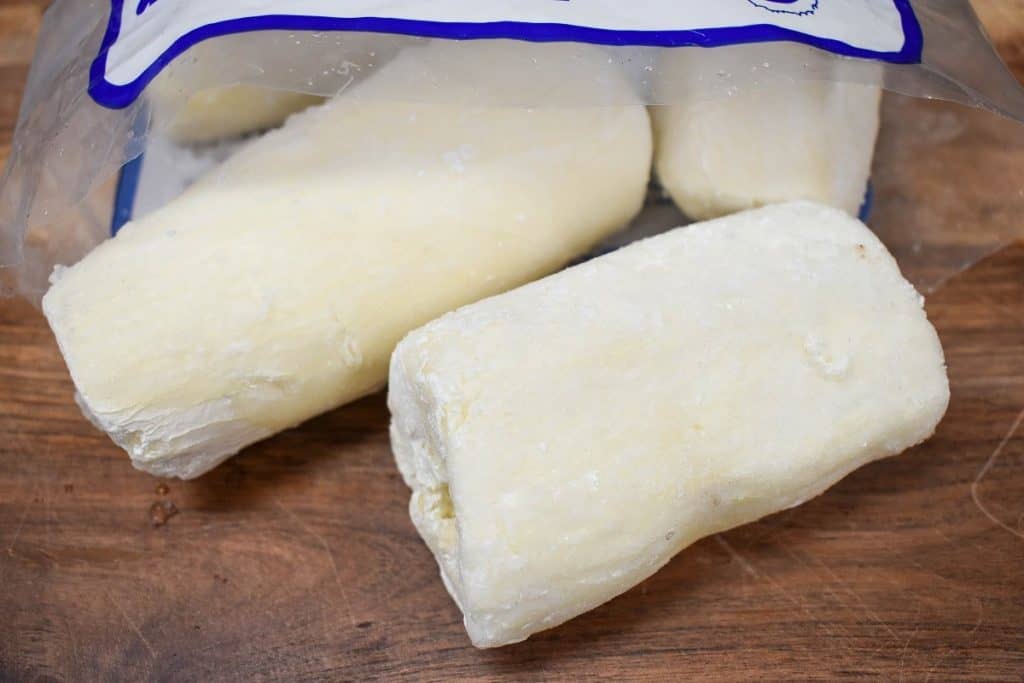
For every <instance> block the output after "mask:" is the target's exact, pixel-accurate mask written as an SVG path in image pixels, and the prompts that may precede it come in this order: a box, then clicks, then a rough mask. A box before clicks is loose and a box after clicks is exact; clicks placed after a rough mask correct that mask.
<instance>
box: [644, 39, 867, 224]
mask: <svg viewBox="0 0 1024 683" xmlns="http://www.w3.org/2000/svg"><path fill="white" fill-rule="evenodd" d="M811 57H813V52H812V51H811V49H810V48H807V47H804V46H801V45H792V44H786V43H778V44H772V45H756V46H739V47H733V48H721V49H715V50H703V49H687V50H683V51H680V52H679V53H678V54H675V55H674V56H673V57H672V58H671V59H670V60H668V61H667V62H666V63H665V64H663V65H662V66H661V69H662V72H663V74H664V76H663V78H672V79H676V81H678V82H677V83H674V84H673V87H674V88H676V89H679V90H682V91H683V93H685V98H684V102H683V103H681V104H676V105H671V106H659V107H652V108H651V117H652V119H653V122H654V130H655V141H656V143H655V144H656V147H655V169H656V172H657V175H658V179H659V180H660V182H661V184H662V186H663V187H664V188H665V190H666V191H667V192H668V193H669V195H671V197H672V199H673V200H674V201H675V202H676V204H677V205H678V206H679V208H680V209H681V210H682V211H683V212H684V213H685V214H687V215H688V216H690V217H691V218H694V219H696V220H706V219H709V218H717V217H719V216H723V215H726V214H729V213H734V212H736V211H742V210H744V209H751V208H755V207H758V206H764V205H766V204H773V203H778V202H785V201H791V200H797V199H806V200H813V201H817V202H821V203H824V204H828V205H830V206H835V207H837V208H840V209H843V210H844V211H846V212H847V213H849V214H851V215H854V216H855V215H857V213H858V210H859V209H860V206H861V204H862V203H863V200H864V194H865V190H866V188H867V182H868V178H869V176H870V173H871V160H872V157H873V152H874V147H875V139H876V138H877V136H878V126H879V102H880V99H881V91H880V90H879V89H878V88H877V87H874V86H868V85H860V84H856V83H843V82H833V81H830V80H828V78H829V77H830V74H824V75H819V76H818V77H819V78H820V79H821V80H795V79H793V78H791V77H790V78H786V77H784V76H775V77H769V76H758V75H756V74H757V71H756V69H757V68H759V67H761V66H762V65H763V66H764V67H766V68H774V69H775V70H776V71H783V70H785V68H784V66H783V64H785V63H786V62H791V63H793V64H794V65H799V64H800V63H801V61H802V60H804V59H809V58H811ZM840 66H842V65H840ZM789 68H790V70H795V69H796V67H795V66H790V67H789ZM837 68H838V67H837ZM752 69H754V70H755V71H754V72H753V74H754V75H751V73H752V71H751V70H752ZM721 74H725V75H726V76H727V77H728V78H729V80H728V84H727V85H723V84H721V83H720V81H721V80H722V78H721ZM831 77H839V76H838V75H836V74H831Z"/></svg>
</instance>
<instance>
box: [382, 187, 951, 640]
mask: <svg viewBox="0 0 1024 683" xmlns="http://www.w3.org/2000/svg"><path fill="white" fill-rule="evenodd" d="M922 302H923V300H922V298H921V297H920V296H919V295H918V293H917V292H916V291H914V288H913V287H912V286H911V285H910V284H909V283H908V282H907V281H906V280H904V279H903V277H902V276H901V275H900V272H899V269H898V268H897V265H896V263H895V261H894V260H893V258H892V257H891V256H890V255H889V254H888V252H887V251H886V249H885V247H884V246H882V244H881V243H880V242H879V241H878V239H877V238H875V236H874V235H873V234H872V233H871V232H870V231H869V230H868V229H867V228H865V227H864V226H863V225H862V224H861V223H859V222H857V221H856V220H854V219H852V218H850V217H848V216H847V215H846V214H844V213H842V212H840V211H838V210H835V209H832V208H827V207H823V206H820V205H816V204H812V203H805V202H799V203H790V204H782V205H777V206H773V207H769V208H765V209H759V210H755V211H750V212H746V213H742V214H737V215H735V216H730V217H727V218H723V219H720V220H717V221H712V222H708V223H702V224H697V225H694V226H692V227H688V228H680V229H677V230H675V231H672V232H670V233H667V234H665V235H662V236H658V237H654V238H652V239H649V240H645V241H643V242H639V243H636V244H634V245H631V246H629V247H626V248H624V249H622V250H621V251H618V252H615V253H612V254H610V255H608V256H605V257H602V258H600V259H596V260H594V261H590V262H588V263H585V264H583V265H579V266H576V267H574V268H571V269H569V270H566V271H563V272H561V273H558V274H556V275H552V276H551V277H548V278H546V279H543V280H541V281H539V282H535V283H532V284H529V285H526V286H524V287H521V288H519V289H516V290H514V291H512V292H509V293H507V294H503V295H500V296H497V297H494V298H491V299H488V300H485V301H482V302H479V303H477V304H474V305H470V306H466V307H465V308H462V309H459V310H458V311H456V312H454V313H449V314H448V315H445V316H443V317H441V318H440V319H438V320H435V321H433V322H431V323H430V324H428V325H426V326H425V327H423V328H421V329H419V330H416V331H414V332H412V333H411V334H409V336H407V337H406V338H405V339H404V340H403V341H402V342H401V343H400V344H399V345H398V347H397V349H396V350H395V353H394V355H393V356H392V360H391V378H390V390H389V391H390V393H389V397H388V404H389V407H390V408H391V411H392V424H391V443H392V448H393V450H394V453H395V457H396V459H397V462H398V465H399V468H400V469H401V471H402V474H403V476H404V477H405V480H406V482H407V483H408V484H409V486H410V487H411V488H412V489H413V493H412V500H411V502H410V511H411V515H412V519H413V521H414V523H415V525H416V527H417V529H418V530H419V532H420V534H421V535H422V536H423V538H424V539H425V540H426V542H427V544H428V545H429V546H430V548H431V550H432V551H433V552H434V554H435V556H436V558H437V561H438V564H439V566H440V568H441V575H442V577H443V579H444V583H445V585H446V586H447V588H448V590H449V592H450V593H451V594H452V596H453V597H454V599H455V601H456V602H457V603H458V604H459V606H460V607H461V609H462V611H463V613H464V615H465V623H466V628H467V630H468V631H469V635H470V638H471V639H472V640H473V643H474V644H476V645H477V646H479V647H493V646H499V645H504V644H507V643H514V642H517V641H520V640H523V639H525V638H527V637H528V636H530V634H532V633H535V632H537V631H540V630H543V629H546V628H550V627H552V626H556V625H558V624H560V623H562V622H564V621H566V620H567V619H570V618H572V617H574V616H576V615H578V614H580V613H582V612H585V611H587V610H589V609H592V608H593V607H596V606H597V605H600V604H601V603H603V602H605V601H606V600H609V599H610V598H612V597H614V596H616V595H618V594H619V593H622V592H623V591H625V590H627V589H628V588H630V587H631V586H634V585H636V584H637V583H639V582H640V581H642V580H643V579H645V578H647V577H648V576H650V575H651V574H653V573H654V572H655V571H657V570H658V568H660V567H661V566H662V565H664V564H665V563H666V562H667V561H668V560H669V559H670V558H671V557H672V556H673V555H675V554H676V553H678V552H679V551H680V550H681V549H682V548H685V547H686V546H688V545H690V544H691V543H693V542H694V541H696V540H697V539H699V538H701V537H703V536H706V535H708V534H713V533H716V532H719V531H723V530H725V529H729V528H731V527H734V526H737V525H739V524H744V523H747V522H750V521H753V520H756V519H758V518H759V517H762V516H764V515H767V514H770V513H772V512H776V511H778V510H782V509H785V508H788V507H791V506H794V505H798V504H800V503H802V502H804V501H806V500H807V499H809V498H811V497H813V496H816V495H818V494H820V493H821V492H822V491H824V490H825V489H826V488H828V487H829V486H830V485H832V484H833V483H835V482H836V481H838V480H839V479H841V478H842V477H843V476H845V475H846V474H847V473H849V472H851V471H852V470H854V469H856V468H857V467H860V466H861V465H864V464H865V463H867V462H870V461H872V460H876V459H878V458H883V457H886V456H890V455H893V454H896V453H899V452H901V451H903V450H904V449H906V448H909V447H910V446H912V445H914V444H916V443H918V442H920V441H922V440H924V439H926V438H928V436H929V435H931V434H932V432H933V430H934V429H935V426H936V424H937V423H938V422H939V420H940V419H941V417H942V415H943V413H944V412H945V409H946V405H947V402H948V398H949V389H948V384H947V380H946V372H945V366H944V361H943V354H942V347H941V346H940V344H939V339H938V337H937V336H936V333H935V330H934V329H933V328H932V326H931V325H930V324H929V322H928V320H927V318H926V317H925V313H924V310H923V308H922Z"/></svg>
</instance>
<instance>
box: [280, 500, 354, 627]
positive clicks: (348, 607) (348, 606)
mask: <svg viewBox="0 0 1024 683" xmlns="http://www.w3.org/2000/svg"><path fill="white" fill-rule="evenodd" d="M274 503H275V504H276V505H277V507H279V508H281V511H282V512H284V513H285V514H286V515H288V516H289V517H291V518H292V520H294V522H295V524H296V525H298V527H299V528H300V529H301V530H303V531H305V532H306V533H307V534H309V535H310V536H312V537H313V538H315V539H316V540H317V541H318V542H319V543H320V546H321V547H322V548H323V550H324V554H325V555H327V560H328V562H330V564H331V572H332V573H333V574H334V583H335V585H337V587H338V592H339V593H340V594H341V599H342V601H344V603H345V612H346V613H347V614H348V620H349V623H350V624H351V626H352V628H355V627H356V618H355V616H354V615H353V614H352V601H351V600H349V597H348V591H346V590H345V584H344V583H343V582H342V580H341V575H340V574H339V572H338V565H337V564H336V563H335V561H334V553H332V552H331V546H330V545H329V544H328V543H327V539H326V538H324V537H323V535H322V534H320V533H318V532H317V531H315V530H314V529H313V528H312V527H310V526H309V525H308V524H306V523H305V522H303V521H302V519H300V518H299V516H298V515H296V514H295V513H294V512H292V511H291V510H289V509H288V508H286V507H285V506H284V504H283V503H282V502H281V501H280V500H278V499H277V498H275V499H274Z"/></svg>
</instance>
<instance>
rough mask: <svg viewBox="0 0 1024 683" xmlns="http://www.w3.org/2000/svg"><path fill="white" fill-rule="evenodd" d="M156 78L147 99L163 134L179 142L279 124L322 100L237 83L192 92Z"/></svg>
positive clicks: (232, 135) (229, 135)
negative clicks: (156, 115) (161, 122)
mask: <svg viewBox="0 0 1024 683" xmlns="http://www.w3.org/2000/svg"><path fill="white" fill-rule="evenodd" d="M175 87H176V86H174V85H172V84H169V83H168V82H167V81H162V80H159V79H158V80H157V81H155V83H154V85H153V86H151V88H150V91H149V92H150V101H151V102H154V103H156V104H155V106H156V107H157V112H158V116H161V114H162V115H163V117H164V118H166V119H168V120H167V121H165V122H163V127H164V129H165V132H166V133H167V135H169V136H170V137H171V138H172V139H174V140H177V141H179V142H197V143H199V142H211V141H214V140H221V139H225V138H231V137H235V136H238V135H242V134H244V133H251V132H253V131H259V130H266V129H267V128H273V127H275V126H279V125H280V124H281V123H282V122H283V121H284V120H285V119H286V118H288V117H289V116H290V115H292V114H294V113H295V112H298V111H302V110H303V109H306V108H307V107H311V106H313V105H314V104H318V103H320V102H323V98H322V97H317V96H316V95H308V94H306V93H299V92H290V91H287V90H274V89H271V88H265V87H261V86H257V85H247V84H242V83H240V84H237V85H229V86H219V87H214V88H206V89H204V90H200V91H199V92H197V93H194V94H186V93H185V91H183V90H176V89H175Z"/></svg>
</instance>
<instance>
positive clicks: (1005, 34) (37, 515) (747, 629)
mask: <svg viewBox="0 0 1024 683" xmlns="http://www.w3.org/2000/svg"><path fill="white" fill-rule="evenodd" d="M44 5H45V3H44V2H21V1H17V0H0V84H2V87H0V153H3V152H5V151H6V149H7V148H8V146H9V144H10V139H11V134H12V127H13V122H14V120H15V117H16V114H17V103H18V99H19V94H18V93H19V91H20V87H21V83H22V82H23V81H24V78H25V75H26V73H27V67H28V63H29V61H30V60H31V56H32V45H33V34H34V31H35V30H37V27H38V25H39V16H40V12H41V10H42V8H43V7H44ZM977 6H978V9H979V11H980V13H981V14H982V16H984V17H985V18H986V20H987V21H989V22H990V27H991V32H992V34H993V36H994V37H995V39H996V40H997V42H998V45H999V47H1000V49H1001V50H1002V52H1003V54H1004V55H1006V56H1007V58H1008V59H1010V60H1011V61H1012V62H1013V66H1014V68H1015V70H1016V72H1017V74H1018V77H1020V76H1021V75H1024V3H1021V2H1020V1H1018V0H1013V1H1009V0H1006V1H1002V0H989V1H988V2H984V3H978V4H977ZM884 118H885V124H884V126H885V127H884V132H883V135H882V140H881V141H880V145H879V152H878V160H877V164H876V170H875V183H876V189H877V202H876V207H875V212H874V215H873V217H872V220H871V224H872V227H874V228H875V229H876V230H877V231H878V232H879V234H880V235H882V236H883V238H884V239H885V240H886V242H887V243H888V244H889V245H890V246H891V247H892V248H893V250H894V252H895V253H896V254H897V255H898V257H899V258H900V261H901V264H902V265H903V267H904V269H905V270H906V272H907V273H908V275H910V277H911V278H912V279H913V280H914V281H915V282H916V283H918V284H919V285H920V286H921V287H922V289H924V290H925V291H928V292H929V293H930V295H929V299H928V304H927V307H928V312H929V315H930V316H931V319H932V320H933V321H934V323H935V325H936V327H937V328H938V330H939V334H940V336H941V338H942V341H943V344H944V346H945V349H946V354H947V359H948V363H949V372H950V378H951V382H952V403H951V405H950V409H949V413H948V415H947V416H946V419H945V420H944V422H943V423H942V425H941V426H940V428H939V431H938V433H937V434H936V436H935V437H934V438H933V439H932V440H931V441H929V442H928V443H926V444H924V445H923V446H920V447H918V448H915V449H914V450H912V451H911V452H908V453H907V454H905V455H903V456H900V457H898V458H894V459H890V460H887V461H883V462H879V463H875V464H873V465H870V466H868V467H866V468H864V469H862V470H860V471H858V472H856V473H854V474H853V475H851V476H850V477H848V478H847V479H846V480H844V481H843V482H841V483H840V484H838V485H837V486H836V487H834V488H833V489H832V490H830V491H829V492H828V493H826V494H825V495H823V496H821V497H820V498H817V499H815V500H813V501H810V502H809V503H807V504H806V505H803V506H801V507H799V508H796V509H793V510H789V511H787V512H784V513H781V514H778V515H775V516H772V517H769V518H767V519H765V520H762V521H761V522H758V523H756V524H751V525H748V526H745V527H742V528H740V529H736V530H734V531H732V532H729V533H726V534H722V535H719V536H715V537H712V538H709V539H705V540H703V541H701V542H700V543H698V544H696V545H695V546H693V547H691V548H689V549H688V550H686V551H685V552H683V553H682V554H680V555H679V556H678V557H677V558H676V559H675V560H673V561H672V562H671V563H670V564H669V565H668V566H667V567H666V568H665V569H664V570H662V571H661V572H659V573H658V574H657V575H655V576H654V577H653V578H651V579H650V580H648V581H646V582H645V583H644V584H642V585H641V586H639V587H637V588H635V589H634V590H631V591H629V592H628V593H626V594H625V595H623V596H621V597H619V598H617V599H615V600H613V601H612V602H610V603H608V604H607V605H605V606H603V607H601V608H599V609H597V610H595V611H593V612H591V613H589V614H586V615H584V616H582V617H580V618H578V619H575V620H573V621H572V622H570V623H569V624H566V625H564V626H562V627H560V628H557V629H555V630H552V631H549V632H546V633H543V634H540V635H538V636H535V637H534V638H533V639H531V640H530V641H528V642H526V643H524V644H521V645H517V646H513V647H508V648H504V649H501V650H497V651H478V650H474V649H473V648H472V647H470V645H469V643H468V640H467V639H466V636H465V633H464V632H463V629H462V625H461V620H460V615H459V612H458V610H457V609H456V607H455V606H454V604H453V603H452V601H451V600H450V599H449V597H448V596H447V594H446V593H445V590H444V588H443V586H442V584H441V581H440V579H439V578H438V575H437V570H436V567H435V565H434V561H433V559H432V557H431V555H430V553H429V552H428V550H427V549H426V547H425V546H424V545H423V543H422V542H421V541H420V540H419V538H418V537H417V535H416V533H415V531H414V529H413V527H412V525H411V523H410V522H409V520H408V516H407V513H406V505H407V501H408V491H407V490H406V489H405V487H404V485H403V484H402V482H401V480H400V478H399V476H398V474H397V472H396V471H395V468H394V465H393V462H392V459H391V455H390V453H389V450H388V442H387V433H386V426H387V411H386V409H385V406H384V400H383V398H382V397H381V396H374V397H371V398H369V399H366V400H363V401H360V402H359V403H356V404H354V405H351V406H348V407H345V408H342V409H339V410H336V411H334V412H332V413H330V414H328V415H325V416H323V417H321V418H318V419H316V420H313V421H312V422H310V423H308V424H306V425H304V426H302V427H300V428H298V429H294V430H291V431H288V432H286V433H284V434H281V435H279V436H277V437H275V438H273V439H270V440H268V441H266V442H264V443H261V444H259V445H257V446H255V447H253V448H250V449H248V450H247V451H246V452H245V453H243V454H242V455H240V456H239V457H237V458H235V459H233V460H231V461H229V462H228V463H227V464H226V465H224V466H222V467H220V468H218V469H217V470H215V471H214V472H213V473H211V474H210V475H208V476H206V477H204V478H202V479H200V480H198V481H194V482H190V483H181V482H176V481H168V482H162V481H159V480H156V479H154V478H152V477H149V476H147V475H144V474H142V473H139V472H136V471H135V470H133V469H132V468H131V466H130V465H129V463H128V459H127V457H126V456H125V455H124V454H123V453H122V452H120V451H119V450H118V449H117V448H116V447H115V446H113V445H112V444H111V443H110V442H109V441H108V440H107V438H106V437H105V436H103V435H102V434H100V433H98V432H97V431H96V430H94V429H93V428H92V427H91V426H90V425H89V424H88V423H87V422H86V421H85V420H84V419H83V418H82V417H81V415H80V414H79V412H78V409H77V408H76V407H75V404H74V402H73V400H72V386H71V383H70V381H69V379H68V377H67V374H66V370H65V368H64V365H63V362H62V360H61V358H60V355H59V353H58V351H57V349H56V345H55V344H54V342H53V340H52V337H51V335H50V333H49V330H48V329H47V327H46V325H45V322H44V321H43V320H42V318H41V317H40V316H39V314H38V313H37V312H36V311H35V309H33V308H32V307H31V306H29V305H28V304H25V303H23V302H21V301H17V300H0V680H11V681H33V680H44V681H52V680H59V681H93V680H104V681H105V680H173V681H179V680H180V681H192V680H246V681H248V680H368V679H383V680H416V681H420V680H459V679H474V680H492V679H493V680H497V679H508V680H571V679H580V680H582V679H586V680H591V679H593V680H623V679H625V680H682V679H706V680H737V679H751V678H758V679H772V680H790V679H834V678H839V677H872V678H880V679H885V680H904V679H905V680H929V679H932V680H992V681H1020V680H1024V426H1022V420H1024V243H1020V242H1015V241H1014V240H1015V238H1020V237H1024V132H1022V131H1021V130H1020V129H1019V128H1018V127H1016V126H1014V125H1012V124H1009V123H1008V122H1006V121H1002V120H1000V119H997V118H995V117H992V116H988V115H985V114H981V113H978V112H973V111H969V110H966V109H964V108H962V107H956V106H952V105H944V104H939V103H934V102H931V103H929V102H917V101H911V100H907V99H904V98H896V97H890V98H888V99H887V101H886V105H885V117H884ZM979 259H981V260H980V262H978V260H979ZM975 262H977V263H975ZM971 264H974V265H973V267H970V268H967V266H969V265H971Z"/></svg>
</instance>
